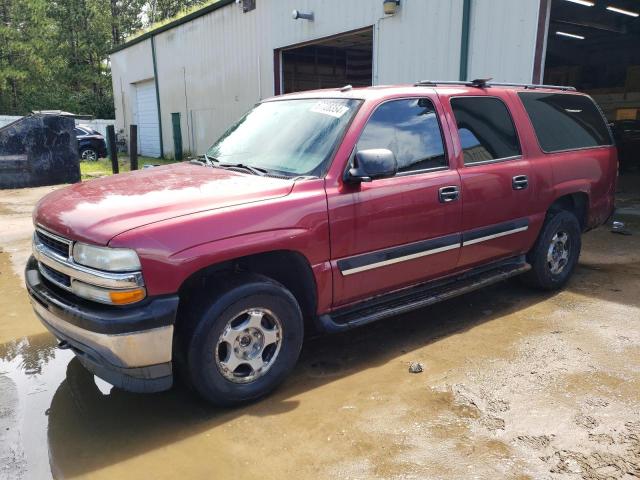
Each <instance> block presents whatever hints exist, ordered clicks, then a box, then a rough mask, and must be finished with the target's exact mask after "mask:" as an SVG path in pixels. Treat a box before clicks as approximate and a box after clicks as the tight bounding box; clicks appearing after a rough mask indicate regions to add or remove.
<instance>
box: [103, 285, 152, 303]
mask: <svg viewBox="0 0 640 480" xmlns="http://www.w3.org/2000/svg"><path fill="white" fill-rule="evenodd" d="M145 295H146V292H145V290H144V288H137V289H135V290H125V291H115V292H113V291H112V292H109V297H110V298H111V303H113V304H114V305H127V304H129V303H135V302H139V301H140V300H142V299H144V297H145Z"/></svg>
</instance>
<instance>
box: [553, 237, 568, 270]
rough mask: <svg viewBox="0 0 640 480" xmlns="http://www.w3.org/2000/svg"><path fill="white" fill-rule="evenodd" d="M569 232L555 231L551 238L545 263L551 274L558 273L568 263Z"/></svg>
mask: <svg viewBox="0 0 640 480" xmlns="http://www.w3.org/2000/svg"><path fill="white" fill-rule="evenodd" d="M569 253H570V244H569V234H568V233H566V232H557V233H556V234H555V235H554V236H553V238H552V239H551V243H550V245H549V250H548V251H547V265H548V266H549V270H550V271H551V273H552V274H553V275H559V274H560V273H562V271H563V270H564V269H565V267H566V266H567V264H568V263H569Z"/></svg>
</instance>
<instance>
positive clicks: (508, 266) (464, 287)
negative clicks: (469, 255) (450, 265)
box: [317, 255, 531, 333]
mask: <svg viewBox="0 0 640 480" xmlns="http://www.w3.org/2000/svg"><path fill="white" fill-rule="evenodd" d="M530 269H531V265H529V264H528V263H527V262H526V260H525V257H524V255H523V256H521V257H516V258H512V259H509V260H506V261H502V262H500V263H495V264H492V265H489V266H487V267H485V268H482V269H475V270H472V271H470V272H466V273H464V274H462V275H459V276H457V277H453V278H449V279H446V280H442V281H439V282H431V283H426V284H422V285H418V286H416V287H411V288H408V289H404V290H401V291H399V292H393V293H389V294H385V295H382V296H380V297H375V298H373V299H371V300H368V301H366V302H363V303H360V304H357V305H355V306H351V307H346V308H343V309H340V310H336V311H334V312H332V313H331V314H325V315H320V316H319V317H317V321H318V324H319V325H318V326H319V328H320V329H321V330H322V331H325V332H329V333H334V332H341V331H344V330H349V329H351V328H354V327H359V326H360V325H366V324H367V323H371V322H375V321H378V320H382V319H383V318H387V317H392V316H395V315H400V314H401V313H405V312H409V311H411V310H416V309H418V308H422V307H426V306H428V305H433V304H434V303H438V302H442V301H444V300H448V299H450V298H453V297H457V296H458V295H463V294H465V293H469V292H472V291H474V290H478V289H480V288H483V287H486V286H488V285H492V284H494V283H498V282H501V281H502V280H506V279H507V278H511V277H514V276H516V275H520V274H521V273H524V272H527V271H528V270H530Z"/></svg>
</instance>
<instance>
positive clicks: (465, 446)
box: [0, 182, 640, 480]
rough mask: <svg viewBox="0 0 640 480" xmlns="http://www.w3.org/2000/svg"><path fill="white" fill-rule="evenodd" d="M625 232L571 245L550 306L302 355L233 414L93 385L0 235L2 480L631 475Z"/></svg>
mask: <svg viewBox="0 0 640 480" xmlns="http://www.w3.org/2000/svg"><path fill="white" fill-rule="evenodd" d="M636 183H638V182H636ZM628 198H631V199H633V198H638V201H637V202H636V201H632V200H627V199H628ZM622 199H623V201H625V202H626V203H625V205H626V206H628V207H630V208H631V209H634V208H636V207H640V195H639V194H638V193H636V192H635V191H633V190H632V191H631V193H627V192H623V196H622ZM13 205H15V202H14V204H13ZM11 208H12V206H11V205H7V203H6V202H5V203H3V199H2V197H0V222H4V219H5V218H6V215H5V213H4V210H3V209H11ZM8 215H10V216H11V221H12V222H17V223H19V222H21V221H23V220H21V218H22V217H21V216H20V214H18V213H16V212H15V209H14V210H11V213H10V214H8ZM624 219H625V221H626V222H627V227H628V228H629V229H630V230H631V231H632V232H633V235H631V236H622V235H614V234H612V233H610V232H609V231H608V229H606V228H601V229H598V230H596V231H594V232H590V233H589V234H587V235H586V236H585V237H584V252H583V255H582V257H581V261H580V265H579V267H578V270H577V272H576V275H575V277H574V278H573V280H572V281H571V282H570V284H569V285H568V287H567V289H566V290H564V291H562V292H557V293H552V294H544V293H539V292H533V291H531V290H528V289H527V288H525V287H523V286H521V285H520V284H519V283H518V282H517V281H509V282H505V283H501V284H499V285H495V286H493V287H490V288H488V289H485V290H482V291H478V292H474V293H472V294H469V295H466V296H464V297H461V298H458V299H454V300H452V301H449V302H446V303H443V304H440V305H435V306H433V307H430V308H426V309H423V310H420V311H417V312H413V313H411V314H408V315H403V316H401V317H397V318H393V319H390V320H389V321H385V322H381V323H378V324H373V325H370V326H367V327H363V328H361V329H358V330H355V331H352V332H348V333H344V334H340V335H335V336H331V337H323V338H319V339H315V340H310V341H307V342H306V343H305V345H304V348H303V354H302V358H301V361H300V363H299V365H298V366H297V368H296V370H295V371H294V373H293V375H292V376H291V377H290V378H289V379H288V380H287V381H286V382H285V384H284V385H283V386H282V387H281V388H280V389H278V390H277V391H276V392H275V394H273V395H271V396H270V397H268V398H266V399H264V400H262V401H260V402H258V403H255V404H253V405H249V406H247V407H244V408H240V409H232V410H222V409H216V408H212V407H210V406H208V405H206V404H204V403H203V402H201V401H199V400H198V399H197V397H196V396H195V395H193V394H192V393H191V392H189V391H188V390H187V389H186V388H185V387H184V386H182V385H178V386H177V387H176V388H174V389H173V390H171V391H169V392H166V393H161V394H154V395H136V394H129V393H126V392H123V391H120V390H118V389H116V388H112V387H111V386H110V385H108V384H106V383H105V382H102V381H100V380H97V379H95V378H94V377H93V376H92V375H90V374H89V373H88V372H87V371H86V370H85V369H84V368H83V367H82V366H81V365H80V364H79V363H78V361H77V360H75V359H74V358H73V355H72V354H70V353H69V352H67V351H62V350H58V349H56V347H55V345H56V342H55V340H54V339H53V338H52V337H51V336H50V335H49V334H48V333H46V332H45V331H44V329H43V328H42V327H41V326H40V324H39V323H38V322H37V320H36V319H35V318H34V316H33V314H32V312H31V308H30V306H29V304H28V299H27V296H26V292H25V291H24V288H23V287H22V279H21V278H20V276H19V272H18V271H17V269H16V268H15V266H14V263H16V260H15V257H16V256H18V257H19V256H20V255H22V256H26V254H27V253H28V238H27V239H24V238H23V239H10V240H6V241H5V242H3V241H2V237H1V236H0V248H2V249H3V251H2V252H1V253H0V478H2V479H5V478H7V479H12V480H13V479H20V480H21V479H40V478H43V479H46V478H91V479H107V478H109V479H111V478H120V479H126V478H157V479H164V478H167V479H168V478H220V479H227V478H233V479H254V478H261V479H281V478H300V479H307V478H308V479H316V478H317V479H324V478H351V479H370V478H385V479H387V478H390V479H411V478H417V479H423V478H442V479H445V478H446V479H449V478H450V479H459V478H510V479H526V478H532V479H589V480H600V479H630V478H636V477H640V395H639V393H638V392H640V217H636V216H634V215H627V214H625V217H624ZM21 242H22V243H21ZM9 250H11V251H9ZM412 362H418V363H420V364H421V365H422V367H423V371H422V372H421V373H418V374H412V373H409V365H410V364H411V363H412Z"/></svg>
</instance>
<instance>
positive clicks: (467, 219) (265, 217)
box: [26, 81, 617, 405]
mask: <svg viewBox="0 0 640 480" xmlns="http://www.w3.org/2000/svg"><path fill="white" fill-rule="evenodd" d="M616 172H617V157H616V149H615V147H614V146H613V141H612V136H611V132H610V131H609V128H608V125H607V123H606V121H605V119H604V117H603V115H602V113H601V111H600V109H599V108H598V107H597V105H596V104H595V103H594V102H593V100H592V99H591V98H590V97H588V96H587V95H583V94H580V93H577V92H575V91H574V90H573V89H572V88H570V87H550V86H543V85H507V84H491V83H487V82H484V81H473V82H461V83H453V82H420V83H417V84H415V85H410V86H392V87H386V86H384V87H382V86H381V87H371V88H364V89H353V88H351V87H349V86H347V87H344V88H342V89H334V90H322V91H314V92H305V93H299V94H292V95H285V96H280V97H276V98H272V99H269V100H266V101H263V102H261V103H260V104H258V105H256V106H255V107H254V108H253V109H252V110H251V111H249V112H248V113H247V114H246V115H245V116H244V117H243V118H242V119H240V120H239V121H238V122H237V123H236V124H235V125H233V126H232V127H231V128H230V129H229V130H228V131H227V132H226V133H225V134H224V135H223V136H222V137H221V138H220V139H219V140H218V141H217V142H216V143H215V144H214V145H213V146H212V147H211V148H210V149H209V150H208V152H207V153H206V155H204V156H202V157H200V158H199V159H198V160H192V161H190V162H184V163H179V164H174V165H170V166H164V167H156V168H152V169H147V170H143V171H138V172H132V173H127V174H122V175H116V176H113V177H109V178H102V179H97V180H92V181H89V182H83V183H79V184H76V185H73V186H69V187H67V188H64V189H61V190H57V191H55V192H53V193H51V194H49V195H47V196H46V197H45V198H43V199H42V200H41V201H40V203H39V204H38V205H37V207H36V209H35V212H34V215H33V219H34V224H35V233H34V237H33V256H32V257H31V258H30V260H29V262H28V264H27V267H26V283H27V287H28V292H29V295H30V298H31V301H32V304H33V308H34V310H35V312H36V314H37V315H38V317H39V318H40V319H41V320H42V322H43V323H44V325H45V326H46V327H47V328H48V329H49V330H50V331H51V332H52V333H53V335H55V336H56V337H57V338H58V339H59V340H60V346H61V347H62V348H70V349H72V350H73V351H74V352H75V354H76V355H77V357H78V358H79V360H80V361H81V362H82V364H83V365H84V366H85V367H86V368H87V369H89V370H90V371H92V372H93V373H95V374H96V375H98V376H99V377H102V378H103V379H105V380H106V381H108V382H110V383H112V384H114V385H116V386H119V387H121V388H123V389H126V390H130V391H136V392H152V391H160V390H165V389H168V388H170V387H171V386H172V383H173V375H174V371H178V372H180V373H181V376H184V378H185V379H186V380H187V382H188V383H189V384H191V385H192V386H193V387H194V388H195V389H196V390H197V391H198V392H199V393H200V394H201V395H202V396H203V397H204V398H206V399H207V400H208V401H210V402H212V403H214V404H218V405H234V404H238V403H242V402H246V401H250V400H253V399H256V398H258V397H261V396H263V395H265V394H266V393H268V392H270V391H271V390H272V389H274V388H275V387H276V386H277V385H278V384H279V383H280V382H281V381H282V380H283V379H284V378H285V377H286V375H287V374H288V373H289V372H290V371H291V370H292V368H293V367H294V365H295V363H296V361H297V358H298V355H299V353H300V349H301V346H302V342H303V336H304V334H305V332H306V333H308V332H315V333H318V332H336V331H340V330H345V329H349V328H353V327H356V326H359V325H364V324H367V323H369V322H373V321H376V320H380V319H383V318H386V317H390V316H393V315H397V314H399V313H402V312H406V311H409V310H412V309H416V308H420V307H423V306H425V305H429V304H432V303H434V302H438V301H441V300H444V299H448V298H451V297H453V296H455V295H460V294H463V293H465V292H469V291H471V290H474V289H477V288H480V287H483V286H485V285H489V284H491V283H495V282H498V281H501V280H504V279H506V278H508V277H512V276H515V275H521V276H522V279H523V280H524V281H525V282H526V283H527V284H529V285H532V286H534V287H537V288H541V289H545V290H552V289H558V288H561V287H562V286H563V285H565V283H566V282H567V280H568V279H569V277H570V276H571V274H572V272H573V271H574V268H575V266H576V263H577V261H578V256H579V254H580V246H581V234H582V233H583V232H585V231H587V230H589V229H593V228H594V227H597V226H598V225H601V224H603V223H604V222H606V221H607V219H608V218H609V217H610V216H611V214H612V212H613V208H614V192H615V185H616V175H617V173H616Z"/></svg>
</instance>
